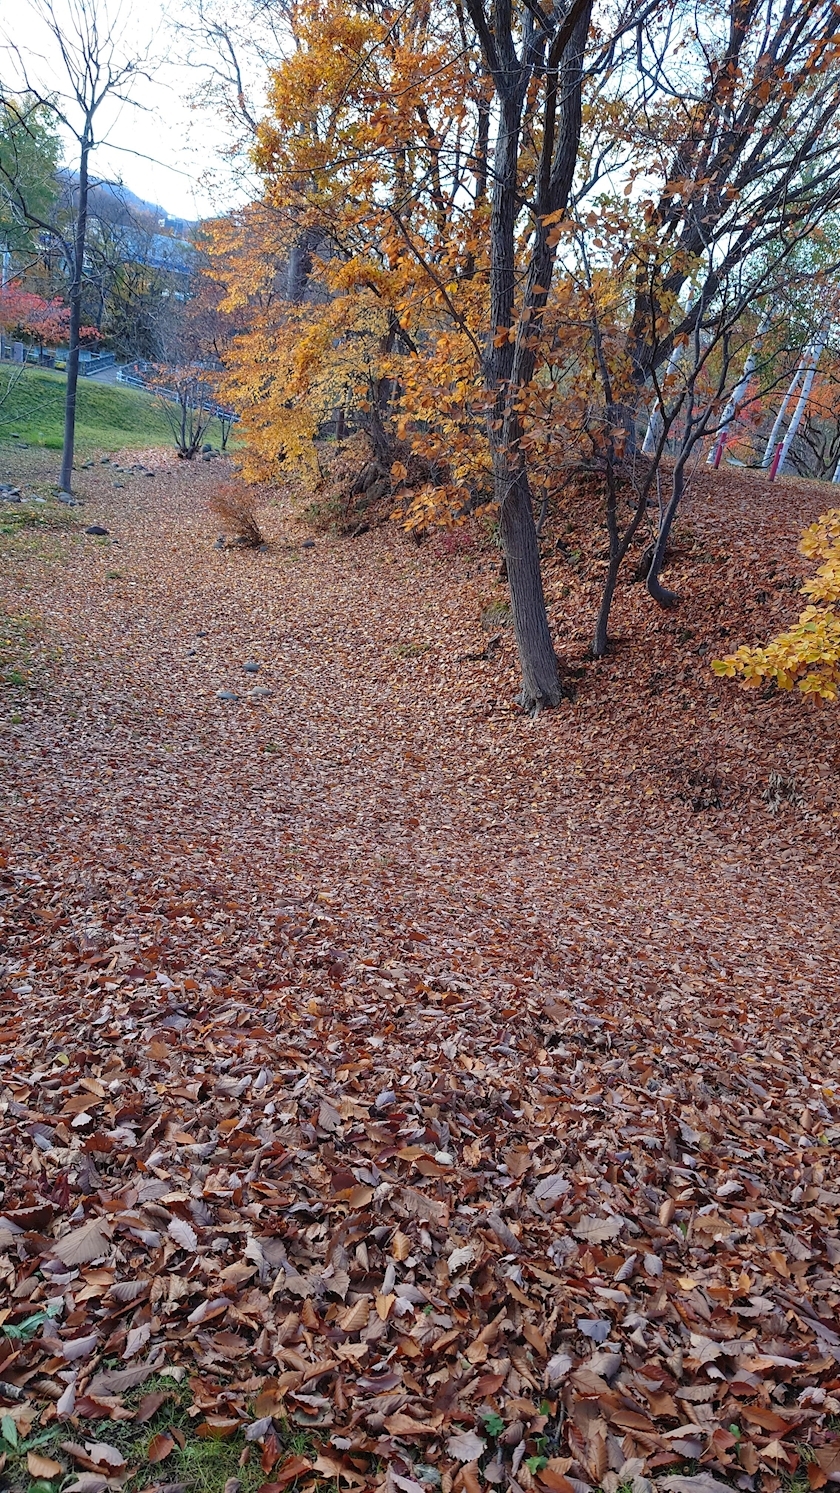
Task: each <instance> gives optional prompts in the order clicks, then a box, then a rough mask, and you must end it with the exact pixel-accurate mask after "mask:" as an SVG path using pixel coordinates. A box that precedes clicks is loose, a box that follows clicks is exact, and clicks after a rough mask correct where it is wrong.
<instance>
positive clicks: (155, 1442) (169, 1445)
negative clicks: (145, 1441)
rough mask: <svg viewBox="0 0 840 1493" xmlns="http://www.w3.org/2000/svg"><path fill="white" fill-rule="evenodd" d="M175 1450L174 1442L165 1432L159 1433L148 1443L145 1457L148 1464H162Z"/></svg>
mask: <svg viewBox="0 0 840 1493" xmlns="http://www.w3.org/2000/svg"><path fill="white" fill-rule="evenodd" d="M174 1450H175V1441H174V1439H173V1438H172V1437H171V1436H170V1435H168V1433H167V1432H166V1431H159V1432H158V1434H157V1435H156V1436H153V1437H152V1439H151V1441H150V1442H149V1448H148V1451H147V1452H146V1456H147V1458H148V1460H149V1461H150V1462H164V1461H165V1460H166V1458H167V1457H168V1456H169V1454H170V1452H174Z"/></svg>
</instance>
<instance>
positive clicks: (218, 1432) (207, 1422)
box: [195, 1414, 242, 1441]
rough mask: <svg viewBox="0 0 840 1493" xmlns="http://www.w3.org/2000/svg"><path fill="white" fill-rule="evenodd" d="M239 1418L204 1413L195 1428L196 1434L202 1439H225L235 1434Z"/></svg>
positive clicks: (239, 1422) (239, 1424) (239, 1421)
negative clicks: (203, 1416)
mask: <svg viewBox="0 0 840 1493" xmlns="http://www.w3.org/2000/svg"><path fill="white" fill-rule="evenodd" d="M241 1425H242V1422H241V1420H239V1418H238V1417H237V1416H231V1415H213V1414H211V1415H206V1416H205V1418H204V1420H203V1421H202V1423H201V1425H200V1426H198V1427H197V1428H196V1433H195V1434H196V1436H200V1437H201V1438H202V1440H204V1441H220V1440H227V1438H228V1436H235V1435H236V1433H237V1431H238V1430H239V1428H240V1426H241Z"/></svg>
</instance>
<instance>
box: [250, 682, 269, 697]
mask: <svg viewBox="0 0 840 1493" xmlns="http://www.w3.org/2000/svg"><path fill="white" fill-rule="evenodd" d="M271 694H273V690H270V689H266V688H265V686H264V685H262V684H259V685H257V688H256V689H252V690H250V691H249V694H248V699H249V700H267V699H268V697H269V695H271Z"/></svg>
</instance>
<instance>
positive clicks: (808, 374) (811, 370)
mask: <svg viewBox="0 0 840 1493" xmlns="http://www.w3.org/2000/svg"><path fill="white" fill-rule="evenodd" d="M824 347H825V333H823V334H821V336H820V338H819V340H818V341H817V342H815V343H814V346H813V347H812V349H811V355H810V358H809V360H808V366H807V368H806V369H805V374H804V377H803V379H802V389H801V391H800V395H799V398H798V400H797V401H796V409H795V410H794V412H793V414H792V415H791V417H790V424H789V426H788V428H787V435H786V436H785V438H784V441H783V442H782V449H781V451H780V453H779V460H778V463H777V465H776V472H783V471H784V467H785V462H786V461H787V458H788V453H789V451H790V448H791V446H792V445H793V438H794V436H795V435H796V432H797V430H798V429H799V426H800V424H801V422H802V416H803V415H804V413H805V411H806V409H807V408H808V400H809V399H810V397H811V388H812V386H813V382H814V376H815V374H816V371H817V364H818V363H819V361H820V357H821V356H822V350H823V348H824ZM776 472H774V474H773V475H774V476H775V475H776Z"/></svg>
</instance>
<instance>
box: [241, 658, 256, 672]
mask: <svg viewBox="0 0 840 1493" xmlns="http://www.w3.org/2000/svg"><path fill="white" fill-rule="evenodd" d="M242 667H243V669H244V670H245V673H246V674H259V672H260V666H259V664H257V663H254V661H253V659H251V660H249V662H248V663H247V664H243V665H242Z"/></svg>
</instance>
